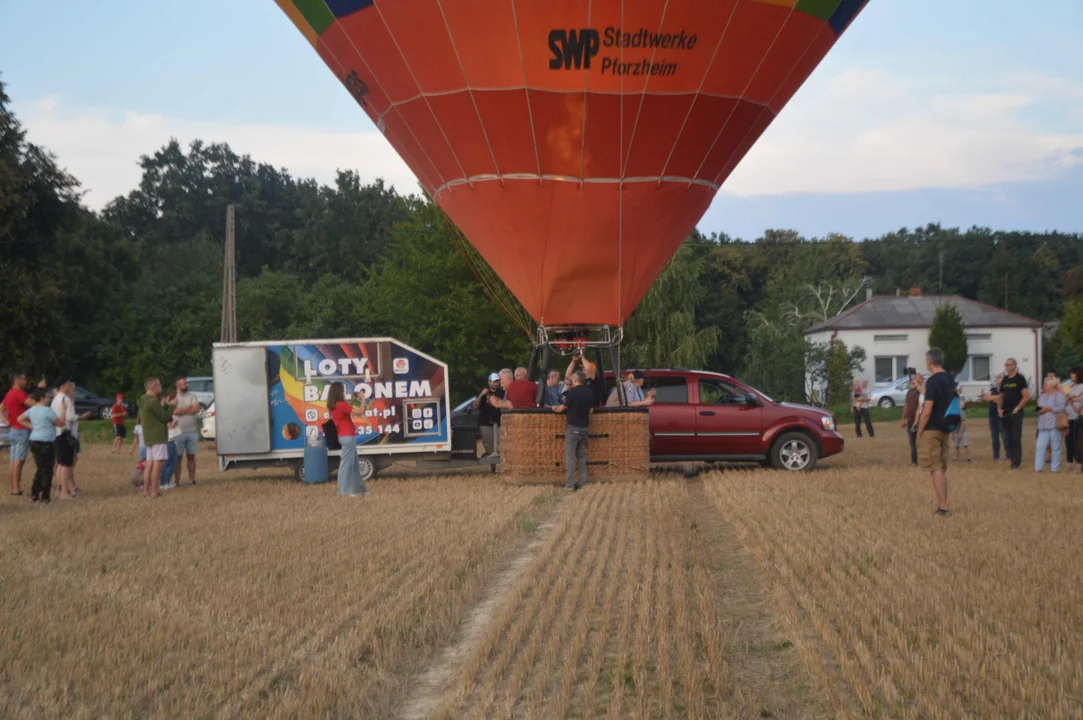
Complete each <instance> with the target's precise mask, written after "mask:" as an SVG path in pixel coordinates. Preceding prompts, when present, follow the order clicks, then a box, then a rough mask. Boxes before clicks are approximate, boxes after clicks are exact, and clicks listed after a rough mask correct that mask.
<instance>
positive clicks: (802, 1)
mask: <svg viewBox="0 0 1083 720" xmlns="http://www.w3.org/2000/svg"><path fill="white" fill-rule="evenodd" d="M841 2H842V0H799V2H798V3H797V7H796V8H794V9H795V10H800V11H801V12H803V13H805V14H806V15H811V16H812V17H814V18H819V19H820V20H823V21H824V22H827V21H828V20H830V19H831V16H832V15H834V14H835V10H836V9H837V8H838V6H839V4H840V3H841Z"/></svg>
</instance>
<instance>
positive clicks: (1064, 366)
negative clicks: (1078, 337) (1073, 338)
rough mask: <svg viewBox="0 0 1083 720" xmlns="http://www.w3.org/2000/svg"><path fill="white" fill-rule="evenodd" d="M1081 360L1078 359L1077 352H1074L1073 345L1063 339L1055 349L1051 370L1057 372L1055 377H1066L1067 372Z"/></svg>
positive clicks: (1076, 366) (1078, 364) (1078, 365)
mask: <svg viewBox="0 0 1083 720" xmlns="http://www.w3.org/2000/svg"><path fill="white" fill-rule="evenodd" d="M1080 365H1081V361H1080V359H1079V353H1077V352H1076V349H1075V345H1073V344H1072V343H1071V342H1069V341H1067V340H1065V341H1063V342H1061V344H1060V348H1059V349H1058V350H1057V354H1056V357H1055V359H1054V361H1053V371H1054V372H1055V373H1057V377H1060V378H1066V377H1068V374H1069V373H1070V372H1071V371H1072V370H1074V369H1076V368H1078V367H1080Z"/></svg>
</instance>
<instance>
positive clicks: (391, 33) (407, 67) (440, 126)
mask: <svg viewBox="0 0 1083 720" xmlns="http://www.w3.org/2000/svg"><path fill="white" fill-rule="evenodd" d="M372 7H374V8H376V12H377V14H378V15H379V16H380V21H381V22H383V24H384V27H385V28H386V29H387V35H388V37H390V38H391V42H393V43H395V49H396V50H398V52H399V57H401V58H402V64H403V65H405V66H406V71H407V72H409V73H410V78H411V79H412V80H413V81H414V85H417V91H418V92H419V93H421V97H422V99H423V100H424V101H425V107H427V108H428V109H429V113H430V114H431V115H432V119H433V122H435V123H436V127H438V128H439V129H440V135H442V136H443V138H444V142H445V143H446V144H447V147H448V151H449V152H450V153H451V157H453V158H455V164H456V165H458V166H459V172H461V173H462V176H463V177H464V178H465V177H466V169H465V168H464V167H463V164H462V161H460V160H459V155H458V154H457V153H456V152H455V148H453V147H452V146H451V141H450V140H449V139H448V136H447V133H446V132H444V126H443V125H441V124H440V119H439V118H438V117H436V112H435V111H434V110H433V109H432V104H431V103H429V98H428V97H427V96H426V95H425V91H424V90H422V89H421V83H420V82H419V81H418V79H417V75H415V74H414V69H413V68H412V67H410V63H409V61H407V59H406V53H404V52H403V51H402V48H401V47H400V46H399V41H398V39H397V38H396V37H395V33H393V32H391V26H390V25H388V24H387V19H386V18H385V17H384V13H383V11H382V10H380V4H379V3H378V2H376V0H373V2H372ZM399 115H400V117H401V116H402V113H399ZM405 120H406V119H405V118H403V121H404V122H405ZM467 184H468V185H470V187H474V185H473V183H470V182H469V181H468V182H467Z"/></svg>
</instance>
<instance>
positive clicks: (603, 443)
mask: <svg viewBox="0 0 1083 720" xmlns="http://www.w3.org/2000/svg"><path fill="white" fill-rule="evenodd" d="M566 428H567V420H566V419H565V417H564V416H563V415H558V414H556V413H554V412H552V411H550V410H511V411H505V412H504V413H502V415H501V425H500V471H501V473H503V474H504V475H505V476H515V477H521V478H524V479H535V478H536V479H543V478H544V479H555V478H563V477H565V468H564V431H565V429H566ZM649 469H650V423H649V419H648V415H647V411H646V409H645V408H644V409H639V408H634V409H633V408H620V409H605V408H598V409H597V410H595V412H594V413H593V414H592V415H591V419H590V440H589V442H588V443H587V477H588V479H590V478H605V479H609V480H612V479H618V478H620V479H630V480H641V479H645V478H646V477H647V473H648V471H649Z"/></svg>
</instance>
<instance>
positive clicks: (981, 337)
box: [966, 333, 993, 342]
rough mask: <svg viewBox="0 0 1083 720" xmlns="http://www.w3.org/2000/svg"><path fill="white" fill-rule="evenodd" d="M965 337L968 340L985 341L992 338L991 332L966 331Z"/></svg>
mask: <svg viewBox="0 0 1083 720" xmlns="http://www.w3.org/2000/svg"><path fill="white" fill-rule="evenodd" d="M966 339H967V340H968V341H970V342H987V341H989V340H992V339H993V333H967V334H966Z"/></svg>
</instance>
